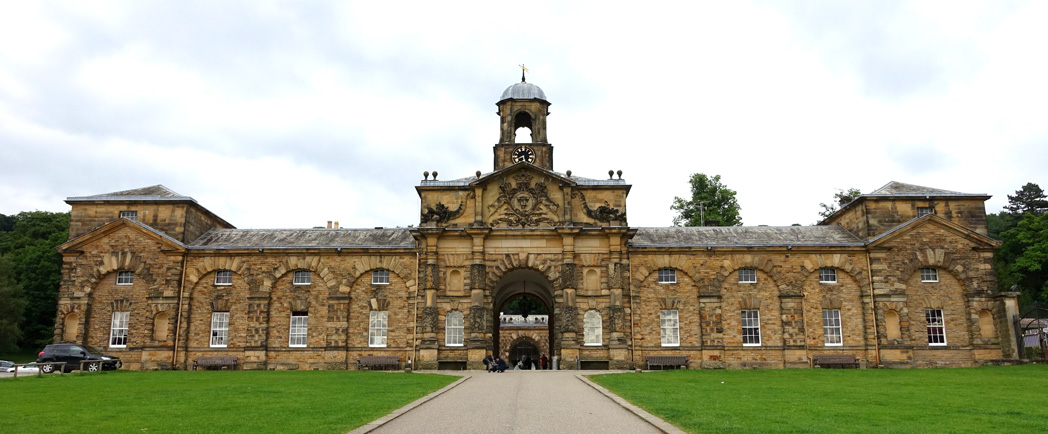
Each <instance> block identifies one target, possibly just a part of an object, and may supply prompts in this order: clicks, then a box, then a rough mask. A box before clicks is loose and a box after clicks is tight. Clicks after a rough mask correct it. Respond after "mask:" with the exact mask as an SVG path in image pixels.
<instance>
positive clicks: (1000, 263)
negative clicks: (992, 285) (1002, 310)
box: [994, 213, 1048, 305]
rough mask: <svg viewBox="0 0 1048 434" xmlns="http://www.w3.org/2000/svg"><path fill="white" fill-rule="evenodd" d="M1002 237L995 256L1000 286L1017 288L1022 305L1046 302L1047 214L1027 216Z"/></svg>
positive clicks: (1047, 299) (1047, 274) (1047, 276)
mask: <svg viewBox="0 0 1048 434" xmlns="http://www.w3.org/2000/svg"><path fill="white" fill-rule="evenodd" d="M1001 238H1002V240H1003V243H1002V245H1001V249H1000V250H998V251H997V254H996V255H995V256H994V261H995V262H996V263H997V276H998V279H999V281H1000V284H1001V287H1002V288H1011V287H1013V286H1016V287H1017V289H1018V290H1019V291H1020V292H1022V297H1021V300H1022V301H1023V304H1024V305H1025V304H1029V303H1030V302H1034V301H1042V302H1044V301H1048V214H1041V215H1034V214H1032V213H1030V214H1026V215H1025V216H1024V217H1023V218H1022V220H1020V221H1019V223H1018V224H1017V225H1016V226H1015V228H1013V229H1011V230H1008V231H1006V232H1004V233H1003V234H1001Z"/></svg>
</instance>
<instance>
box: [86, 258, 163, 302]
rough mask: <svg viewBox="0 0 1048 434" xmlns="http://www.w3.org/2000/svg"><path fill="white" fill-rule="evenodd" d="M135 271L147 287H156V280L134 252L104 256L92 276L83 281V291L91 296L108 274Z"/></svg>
mask: <svg viewBox="0 0 1048 434" xmlns="http://www.w3.org/2000/svg"><path fill="white" fill-rule="evenodd" d="M124 270H126V271H133V272H134V273H135V278H136V279H141V280H142V281H143V282H144V283H145V284H146V286H148V287H152V286H154V283H155V282H154V278H153V275H152V273H150V272H149V268H148V267H146V266H145V262H144V261H143V260H141V259H140V258H139V257H138V255H135V254H134V252H109V253H107V254H105V255H104V256H102V258H101V259H100V260H99V263H98V266H96V267H95V268H94V269H92V270H91V274H90V275H88V276H87V278H85V279H84V281H83V291H84V293H85V294H90V293H91V290H92V289H93V288H95V287H97V286H98V282H100V281H101V280H102V278H103V277H105V276H106V275H107V274H109V273H112V272H115V271H124Z"/></svg>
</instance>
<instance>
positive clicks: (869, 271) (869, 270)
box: [866, 250, 881, 366]
mask: <svg viewBox="0 0 1048 434" xmlns="http://www.w3.org/2000/svg"><path fill="white" fill-rule="evenodd" d="M866 279H867V280H869V282H870V313H871V314H873V345H874V348H875V354H876V355H877V366H881V333H880V330H878V329H877V303H875V302H874V298H873V265H872V261H871V260H870V251H869V250H867V251H866Z"/></svg>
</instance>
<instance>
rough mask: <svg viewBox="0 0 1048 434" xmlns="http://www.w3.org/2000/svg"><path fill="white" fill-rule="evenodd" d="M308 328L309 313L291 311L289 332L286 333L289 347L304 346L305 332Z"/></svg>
mask: <svg viewBox="0 0 1048 434" xmlns="http://www.w3.org/2000/svg"><path fill="white" fill-rule="evenodd" d="M308 330H309V313H307V312H292V313H291V332H290V333H289V334H288V336H289V338H288V343H287V345H288V346H289V347H304V346H306V332H307V331H308Z"/></svg>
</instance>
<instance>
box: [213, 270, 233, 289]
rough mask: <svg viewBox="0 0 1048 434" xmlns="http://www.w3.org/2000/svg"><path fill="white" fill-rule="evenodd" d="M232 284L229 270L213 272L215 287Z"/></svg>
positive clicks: (231, 273) (231, 274)
mask: <svg viewBox="0 0 1048 434" xmlns="http://www.w3.org/2000/svg"><path fill="white" fill-rule="evenodd" d="M232 284H233V272H232V271H230V270H219V271H216V272H215V285H220V286H227V285H232Z"/></svg>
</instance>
